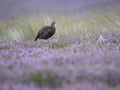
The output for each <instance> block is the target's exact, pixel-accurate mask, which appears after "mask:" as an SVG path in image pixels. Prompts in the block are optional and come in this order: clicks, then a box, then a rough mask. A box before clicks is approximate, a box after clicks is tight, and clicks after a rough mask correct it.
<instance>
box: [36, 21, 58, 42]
mask: <svg viewBox="0 0 120 90" xmlns="http://www.w3.org/2000/svg"><path fill="white" fill-rule="evenodd" d="M55 24H56V22H55V21H52V22H51V25H50V26H43V27H42V28H41V29H40V30H39V31H38V33H37V35H36V37H35V39H34V41H36V40H37V39H44V40H47V39H49V38H50V37H52V36H53V35H54V34H55V31H56V28H55Z"/></svg>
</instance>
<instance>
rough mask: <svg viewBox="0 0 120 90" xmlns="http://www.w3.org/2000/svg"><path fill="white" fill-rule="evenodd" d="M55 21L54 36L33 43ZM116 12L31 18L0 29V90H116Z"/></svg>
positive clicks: (119, 36)
mask: <svg viewBox="0 0 120 90" xmlns="http://www.w3.org/2000/svg"><path fill="white" fill-rule="evenodd" d="M51 20H56V22H57V25H56V28H57V31H56V34H55V36H53V37H52V38H50V39H48V40H47V41H46V40H38V41H36V42H34V41H33V40H34V37H35V35H36V33H37V31H38V29H39V28H40V27H41V26H43V25H45V24H49V23H50V22H51ZM119 22H120V12H119V10H115V11H112V10H111V11H110V12H109V11H108V12H105V11H102V10H99V9H98V10H91V11H89V12H86V13H82V14H81V15H80V14H78V13H77V14H76V16H74V17H73V15H69V16H65V15H51V16H47V15H40V16H38V15H33V16H28V17H22V18H19V19H17V20H15V21H13V22H11V23H9V24H6V23H4V22H1V23H0V37H1V40H0V90H101V89H102V90H119V88H120V70H119V68H120V23H119Z"/></svg>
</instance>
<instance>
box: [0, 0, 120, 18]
mask: <svg viewBox="0 0 120 90" xmlns="http://www.w3.org/2000/svg"><path fill="white" fill-rule="evenodd" d="M106 5H112V6H114V7H115V8H119V7H120V0H0V20H8V19H14V18H15V17H19V16H24V15H32V14H36V13H37V14H43V13H46V14H47V15H51V14H75V13H81V12H84V11H86V10H89V9H93V8H96V7H101V8H104V9H105V8H106Z"/></svg>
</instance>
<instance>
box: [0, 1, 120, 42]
mask: <svg viewBox="0 0 120 90" xmlns="http://www.w3.org/2000/svg"><path fill="white" fill-rule="evenodd" d="M119 11H120V0H0V38H2V39H12V40H32V39H33V38H34V37H35V35H36V33H37V32H38V30H39V29H40V28H41V27H42V26H43V25H48V24H50V22H51V21H52V20H55V21H57V26H56V27H57V34H56V36H55V37H59V36H61V35H68V34H70V33H72V34H75V33H77V34H78V33H79V34H80V33H81V35H83V34H85V33H86V32H83V31H86V30H88V31H90V32H91V30H93V31H96V30H97V31H103V29H102V28H101V27H100V26H102V27H104V25H108V26H107V27H109V28H111V27H112V28H114V27H116V26H117V28H118V27H119V25H120V24H119V16H120V12H119ZM111 19H112V20H111ZM116 20H117V21H116ZM106 21H107V22H106ZM111 23H112V26H111V25H110V24H111ZM114 24H115V25H114ZM91 25H92V26H91ZM93 25H94V26H93ZM110 26H111V27H110ZM109 28H107V29H106V27H105V31H107V30H108V29H109ZM61 30H62V31H61ZM81 30H82V31H81ZM109 30H110V29H109ZM63 31H64V32H63Z"/></svg>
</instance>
